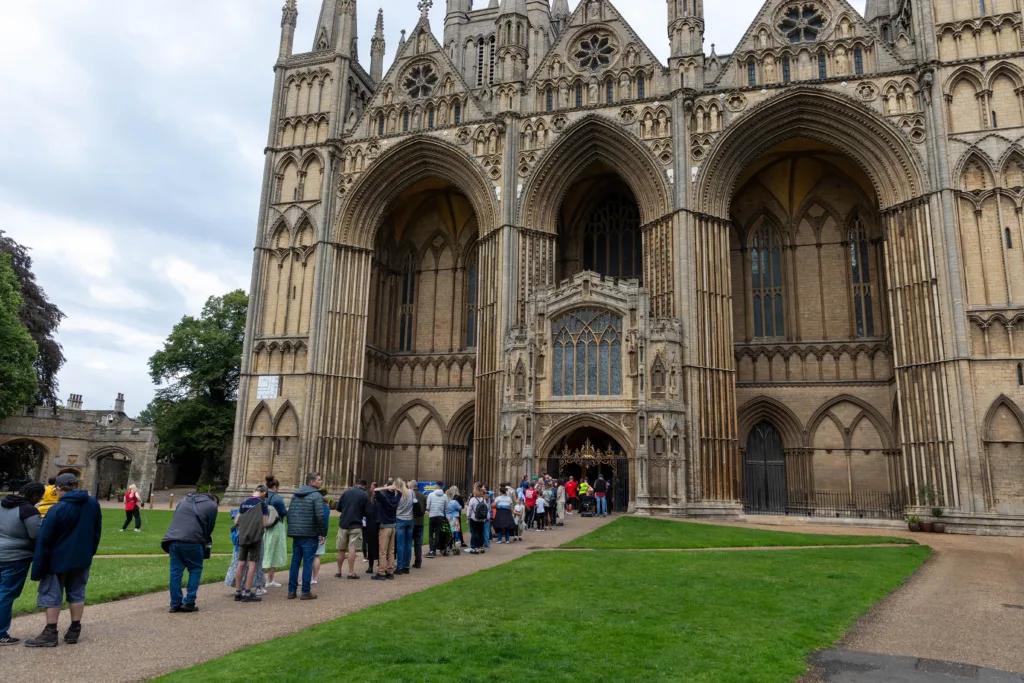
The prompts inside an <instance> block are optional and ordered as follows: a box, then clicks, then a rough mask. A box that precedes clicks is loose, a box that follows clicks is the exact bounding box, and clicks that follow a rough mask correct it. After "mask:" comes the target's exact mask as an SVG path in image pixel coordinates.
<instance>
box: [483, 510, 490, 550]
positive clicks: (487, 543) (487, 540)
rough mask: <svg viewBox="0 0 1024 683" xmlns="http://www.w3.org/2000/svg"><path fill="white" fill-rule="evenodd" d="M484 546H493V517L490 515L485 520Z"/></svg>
mask: <svg viewBox="0 0 1024 683" xmlns="http://www.w3.org/2000/svg"><path fill="white" fill-rule="evenodd" d="M484 547H485V548H490V547H491V519H490V518H489V517H488V518H487V521H486V522H484Z"/></svg>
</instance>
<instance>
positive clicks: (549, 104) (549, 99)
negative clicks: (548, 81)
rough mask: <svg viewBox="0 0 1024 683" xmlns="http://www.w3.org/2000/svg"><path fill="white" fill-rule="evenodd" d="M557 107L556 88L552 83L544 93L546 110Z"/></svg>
mask: <svg viewBox="0 0 1024 683" xmlns="http://www.w3.org/2000/svg"><path fill="white" fill-rule="evenodd" d="M554 108H555V89H554V88H552V87H551V86H550V85H549V86H548V90H547V92H546V93H544V111H551V110H553V109H554Z"/></svg>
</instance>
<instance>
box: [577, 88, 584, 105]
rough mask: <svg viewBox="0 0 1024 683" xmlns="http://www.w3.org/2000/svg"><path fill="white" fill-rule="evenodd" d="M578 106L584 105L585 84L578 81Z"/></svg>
mask: <svg viewBox="0 0 1024 683" xmlns="http://www.w3.org/2000/svg"><path fill="white" fill-rule="evenodd" d="M576 106H577V107H582V106H583V84H582V83H577V84H576Z"/></svg>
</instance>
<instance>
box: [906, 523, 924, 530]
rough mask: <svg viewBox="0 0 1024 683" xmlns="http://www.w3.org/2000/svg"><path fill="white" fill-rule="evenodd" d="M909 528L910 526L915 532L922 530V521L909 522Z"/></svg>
mask: <svg viewBox="0 0 1024 683" xmlns="http://www.w3.org/2000/svg"><path fill="white" fill-rule="evenodd" d="M907 528H909V529H910V530H911V531H914V532H917V531H920V530H921V523H920V522H907Z"/></svg>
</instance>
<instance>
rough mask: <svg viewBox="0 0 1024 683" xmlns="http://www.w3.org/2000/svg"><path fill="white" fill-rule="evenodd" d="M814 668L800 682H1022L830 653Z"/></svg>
mask: <svg viewBox="0 0 1024 683" xmlns="http://www.w3.org/2000/svg"><path fill="white" fill-rule="evenodd" d="M811 664H813V665H814V669H813V670H812V671H811V672H809V673H808V674H807V675H806V676H804V677H803V678H801V679H800V683H938V682H940V681H945V682H946V683H957V682H958V681H980V683H1022V682H1024V676H1022V675H1021V674H1015V673H1009V672H1006V671H996V670H995V669H986V668H982V667H977V666H971V665H968V664H951V663H949V662H937V661H935V660H932V659H921V658H918V657H893V656H892V655H872V654H865V653H863V652H847V651H843V650H827V651H825V652H819V653H818V654H816V655H815V656H814V657H812V658H811Z"/></svg>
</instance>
